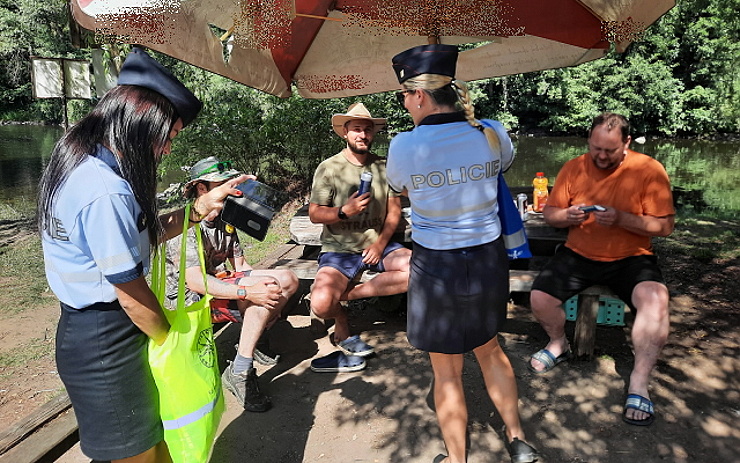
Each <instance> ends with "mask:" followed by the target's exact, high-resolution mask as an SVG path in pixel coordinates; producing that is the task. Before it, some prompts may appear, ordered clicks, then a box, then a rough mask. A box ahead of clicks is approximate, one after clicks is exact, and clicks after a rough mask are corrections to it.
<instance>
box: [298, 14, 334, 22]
mask: <svg viewBox="0 0 740 463" xmlns="http://www.w3.org/2000/svg"><path fill="white" fill-rule="evenodd" d="M295 15H296V16H302V17H304V18H311V19H322V20H327V21H337V22H342V21H344V20H343V19H341V18H330V17H328V16H316V15H314V14H303V13H296V14H295Z"/></svg>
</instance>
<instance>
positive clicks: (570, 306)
mask: <svg viewBox="0 0 740 463" xmlns="http://www.w3.org/2000/svg"><path fill="white" fill-rule="evenodd" d="M563 307H564V308H565V319H566V320H570V321H575V320H576V316H577V315H578V296H577V295H576V296H573V297H571V298H570V299H568V300H567V301H565V304H563ZM596 323H597V324H598V325H609V326H624V302H622V301H621V300H620V299H613V298H610V297H606V296H600V297H599V314H598V316H597V317H596Z"/></svg>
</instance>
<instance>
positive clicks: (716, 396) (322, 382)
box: [211, 294, 740, 463]
mask: <svg viewBox="0 0 740 463" xmlns="http://www.w3.org/2000/svg"><path fill="white" fill-rule="evenodd" d="M382 301H383V300H382V299H381V302H380V303H377V304H368V305H367V306H366V307H365V308H364V309H361V310H357V309H355V310H353V311H352V317H351V319H352V322H353V329H354V330H356V331H357V332H363V333H364V334H363V336H364V337H366V338H367V339H368V340H369V341H371V342H372V343H374V345H375V346H376V350H377V355H376V356H375V357H373V358H370V359H368V368H367V369H366V370H364V371H362V372H357V373H347V374H336V375H335V374H325V373H324V374H319V373H314V372H312V371H310V369H309V368H308V366H309V361H310V359H311V358H313V357H314V356H315V355H324V354H327V353H329V352H331V351H332V350H333V349H334V347H333V346H332V345H331V344H330V343H329V341H328V337H327V336H322V334H321V333H318V334H317V333H316V332H315V330H313V329H312V328H311V324H310V318H309V317H308V314H307V313H305V311H304V312H301V311H298V312H297V313H294V314H292V315H291V316H289V317H288V319H287V320H285V321H281V322H280V323H279V324H278V325H276V326H275V327H274V328H273V330H272V331H271V332H270V341H271V343H272V345H273V348H274V349H275V350H277V351H278V352H280V353H281V354H282V358H281V361H280V363H279V364H278V365H277V366H275V367H273V368H271V369H265V368H262V367H261V368H260V375H261V376H260V378H261V382H262V384H264V385H265V389H266V390H267V391H268V393H269V394H270V395H271V396H272V398H273V402H274V405H275V406H274V408H273V409H272V410H270V411H268V412H267V413H263V414H254V413H246V412H243V411H241V410H240V409H239V407H238V405H237V404H236V403H235V402H234V400H233V397H231V395H230V394H228V393H227V407H228V410H227V412H226V414H225V416H224V420H223V422H222V428H223V429H222V432H221V434H220V436H219V438H218V440H217V442H216V446H215V449H214V454H213V458H212V460H211V461H213V462H216V463H232V462H234V463H235V462H246V463H249V462H259V463H262V462H281V463H297V462H337V463H339V462H417V461H418V462H423V463H428V462H430V461H432V459H433V458H434V457H435V456H436V455H437V454H438V453H442V452H443V451H444V447H443V444H442V440H441V436H440V433H439V429H438V427H437V422H436V417H435V415H434V411H433V407H432V406H431V398H430V396H429V388H430V382H431V377H432V375H431V368H430V366H429V362H428V358H427V356H426V354H425V353H423V352H420V351H418V350H416V349H414V348H412V347H411V346H410V345H409V344H408V342H407V340H406V336H405V314H404V313H403V311H402V309H398V310H388V308H387V307H383V306H382V305H383V304H382ZM671 304H672V329H673V332H672V335H671V338H670V341H669V345H668V346H667V347H666V349H665V351H664V355H663V359H662V360H661V361H660V363H659V365H658V371H657V372H656V374H655V378H654V381H653V384H652V390H651V395H652V399H653V401H654V402H655V404H656V412H657V419H656V422H655V423H654V424H653V425H652V426H651V427H647V428H640V427H634V426H629V425H626V424H624V423H623V422H622V421H621V418H620V413H621V411H622V406H623V403H624V399H625V394H626V390H625V388H626V384H627V381H628V378H629V372H630V370H631V368H632V361H633V357H632V354H631V350H630V345H629V329H628V328H621V327H599V328H598V329H597V341H596V349H597V350H596V358H595V359H594V360H591V361H577V360H576V361H570V362H567V363H566V364H563V365H561V366H559V367H558V368H557V369H556V370H554V371H553V372H551V373H549V374H547V375H543V376H539V375H535V374H533V373H531V372H529V371H528V369H527V361H528V358H529V355H531V354H532V353H533V352H534V351H536V350H537V349H539V348H541V347H542V346H543V345H544V344H545V343H546V337H545V334H544V332H543V331H542V330H541V329H540V327H539V325H538V324H537V323H536V322H535V321H534V319H533V318H532V317H531V314H530V312H529V310H528V309H527V308H526V307H524V306H523V305H521V304H519V305H512V307H511V309H510V313H509V322H508V323H507V326H506V328H505V329H504V331H503V332H502V333H501V343H502V345H503V346H504V349H505V350H506V352H507V353H508V355H509V357H510V359H511V361H512V364H513V366H514V370H515V372H516V374H517V377H518V384H519V391H520V401H521V402H520V403H521V405H520V410H521V414H522V419H523V422H524V426H525V430H526V432H527V433H528V439H529V440H530V441H531V442H532V443H533V444H535V445H536V446H537V447H538V449H539V450H540V453H541V459H540V461H542V462H553V463H554V462H558V463H560V462H607V463H619V462H627V461H639V462H666V461H670V462H697V461H728V462H729V461H740V431H738V430H737V427H736V423H737V421H738V418H739V417H740V405H739V404H740V400H739V399H740V397H739V396H738V394H739V392H738V384H737V382H738V380H737V378H738V361H737V358H738V353H739V352H738V351H739V349H738V343H737V325H736V323H735V322H733V321H732V319H731V318H729V317H727V316H724V315H722V314H719V315H718V314H717V313H715V312H713V311H711V310H709V311H699V310H696V304H695V303H694V301H693V300H692V299H691V297H690V296H687V295H680V294H674V296H673V300H672V303H671ZM627 319H628V326H630V325H631V317H629V316H628V317H627ZM698 327H703V328H698ZM707 327H708V328H707ZM567 328H568V330H569V336H571V338H572V330H573V324H572V323H571V322H569V323H568V327H567ZM697 330H698V331H697ZM710 330H711V331H710ZM710 335H711V336H710ZM236 338H238V327H237V326H230V327H228V328H227V330H226V331H225V333H224V334H223V335H221V336H220V337H219V339H218V343H219V352H220V357H221V362H222V367H225V359H227V358H231V356H232V355H233V344H234V343H235V340H236ZM464 382H465V385H466V394H467V401H468V409H469V434H470V445H469V447H470V455H469V462H471V463H476V462H479V463H488V462H493V461H510V459H509V457H508V455H507V452H506V449H505V448H504V444H503V442H502V440H501V438H500V430H501V427H502V424H503V423H502V422H501V420H500V417H499V415H498V413H497V412H496V411H495V409H494V407H493V405H492V404H491V402H490V400H489V399H488V396H487V394H486V392H485V389H484V386H483V380H482V378H481V375H480V371H479V370H478V367H477V363H476V361H475V358H474V356H473V355H472V354H471V355H466V357H465V368H464Z"/></svg>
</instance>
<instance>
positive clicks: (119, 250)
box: [38, 48, 246, 463]
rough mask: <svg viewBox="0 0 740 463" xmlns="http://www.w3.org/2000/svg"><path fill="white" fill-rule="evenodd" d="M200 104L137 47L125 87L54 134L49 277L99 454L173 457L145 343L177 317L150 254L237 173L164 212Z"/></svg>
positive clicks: (47, 190)
mask: <svg viewBox="0 0 740 463" xmlns="http://www.w3.org/2000/svg"><path fill="white" fill-rule="evenodd" d="M201 106H202V104H201V102H200V101H199V100H198V99H197V98H196V97H195V95H193V94H192V93H191V92H190V91H189V90H188V89H187V88H185V86H184V85H183V84H182V83H180V82H179V81H178V80H177V78H176V77H175V76H173V75H172V74H171V73H170V72H169V71H168V70H167V69H165V68H164V67H163V66H162V65H161V64H159V63H158V62H157V61H155V60H154V59H153V58H151V57H150V56H149V55H148V54H146V53H145V52H144V51H143V50H141V49H139V48H135V49H134V50H133V51H132V52H131V53H130V54H129V55H128V57H127V58H126V61H125V62H124V65H123V67H122V69H121V72H120V75H119V79H118V85H117V86H116V87H114V88H113V89H111V90H110V91H108V93H106V94H105V95H104V96H103V97H102V98H101V100H100V102H99V103H98V104H97V105H96V107H95V108H94V109H93V110H92V111H91V112H90V113H89V114H88V115H87V116H85V117H84V118H83V119H82V120H80V121H79V122H78V123H77V124H76V125H75V126H74V127H72V128H71V129H70V130H69V131H68V132H67V133H66V134H64V136H63V137H62V138H61V139H60V140H59V141H58V142H57V144H56V146H55V148H54V150H53V152H52V155H51V159H50V161H49V164H48V166H47V167H46V170H45V172H44V174H43V176H42V179H41V182H40V185H39V200H38V206H39V207H38V210H39V218H38V225H39V231H40V233H41V238H42V245H43V251H44V259H45V264H46V276H47V279H48V281H49V285H50V287H51V289H52V290H53V291H54V293H55V294H56V295H57V297H58V298H59V300H60V302H61V317H60V320H59V325H58V328H57V338H56V360H57V367H58V371H59V375H60V377H61V379H62V382H63V383H64V385H65V387H66V389H67V393H68V394H69V397H70V399H71V402H72V406H73V408H74V411H75V415H76V417H77V422H78V424H79V433H80V444H81V448H82V451H83V452H84V453H85V455H87V456H88V457H90V458H93V459H95V460H102V461H109V460H110V461H126V462H135V463H138V462H147V463H148V462H170V461H171V458H170V455H169V452H168V450H167V446H166V444H165V442H164V440H163V438H164V434H163V429H162V421H161V419H160V417H159V406H158V399H157V392H156V387H155V385H154V381H153V379H152V375H151V372H150V369H149V365H148V362H147V342H148V338H152V339H153V340H154V341H155V342H157V343H158V344H161V343H163V342H164V340H165V339H166V338H167V333H168V330H169V324H168V323H167V320H166V318H165V317H164V314H163V312H162V307H161V306H160V304H159V302H158V301H157V299H156V297H155V296H154V294H153V293H152V291H151V290H150V289H149V286H148V285H147V282H146V280H145V276H146V275H147V273H148V272H149V266H150V253H151V252H152V251H153V249H154V248H155V246H156V245H157V244H158V243H159V242H161V241H163V240H166V239H169V238H171V237H173V236H176V235H177V234H179V233H181V232H182V229H183V222H184V221H185V220H188V221H189V222H190V223H196V222H199V221H200V220H201V219H203V218H206V217H215V216H216V215H217V214H218V212H219V211H220V209H221V207H222V206H223V199H224V198H225V197H226V196H227V195H229V194H234V195H238V194H240V193H239V191H238V190H236V189H235V188H234V186H235V185H236V184H238V183H240V182H242V181H244V180H245V178H246V176H241V177H237V178H234V179H232V180H230V181H229V182H227V183H226V184H224V185H223V186H222V187H219V188H217V189H214V190H212V191H211V192H209V194H208V195H204V196H201V197H200V198H198V199H197V200H196V201H195V202H194V204H193V205H192V207H191V213H190V217H185V212H184V209H181V210H177V211H174V212H171V213H168V214H164V215H161V216H160V215H159V214H158V210H157V205H156V197H155V194H156V170H157V165H158V164H159V161H160V160H161V158H162V156H164V155H166V154H169V152H170V146H171V142H172V139H173V138H174V137H175V136H176V135H177V133H178V132H179V131H180V130H182V128H184V127H185V126H187V125H188V124H189V123H190V122H192V120H193V119H194V118H195V117H196V115H197V114H198V112H199V111H200V109H201Z"/></svg>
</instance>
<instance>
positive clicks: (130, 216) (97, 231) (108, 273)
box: [42, 146, 149, 309]
mask: <svg viewBox="0 0 740 463" xmlns="http://www.w3.org/2000/svg"><path fill="white" fill-rule="evenodd" d="M119 173H120V170H119V167H118V163H117V161H116V158H115V156H114V155H113V153H111V152H110V151H109V150H108V149H106V148H104V147H102V146H98V150H97V152H96V153H95V154H94V155H93V156H88V157H87V159H86V160H84V161H83V162H82V163H81V164H80V165H79V166H78V167H77V168H75V169H74V170H73V171H72V173H71V174H70V175H69V177H68V178H67V180H66V181H65V182H64V185H62V187H61V189H60V190H59V192H58V195H57V197H56V199H55V201H54V205H53V210H52V215H53V218H52V226H51V229H50V230H46V231H45V232H44V233H43V234H42V236H43V238H42V245H43V250H44V261H45V264H46V278H47V280H48V281H49V287H50V288H51V289H52V291H54V293H55V294H56V296H57V297H58V298H59V300H60V301H62V302H64V303H65V304H67V305H69V306H71V307H75V308H78V309H81V308H84V307H87V306H89V305H91V304H94V303H97V302H112V301H114V300H116V298H117V297H116V293H115V290H114V287H113V285H114V284H120V283H127V282H129V281H132V280H135V279H136V278H139V277H140V276H142V275H146V274H147V273H148V271H149V235H148V233H147V228H146V226H145V223H144V214H143V213H142V211H141V208H140V207H139V204H138V203H137V201H136V199H135V198H134V193H133V191H132V190H131V186H130V185H129V183H128V182H127V181H126V180H124V179H123V178H121V176H120V175H119Z"/></svg>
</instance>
